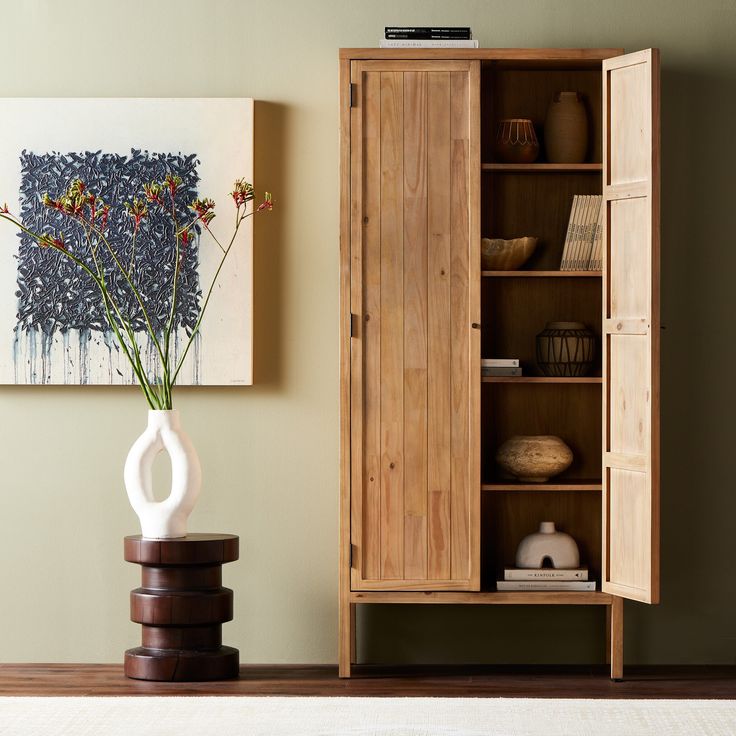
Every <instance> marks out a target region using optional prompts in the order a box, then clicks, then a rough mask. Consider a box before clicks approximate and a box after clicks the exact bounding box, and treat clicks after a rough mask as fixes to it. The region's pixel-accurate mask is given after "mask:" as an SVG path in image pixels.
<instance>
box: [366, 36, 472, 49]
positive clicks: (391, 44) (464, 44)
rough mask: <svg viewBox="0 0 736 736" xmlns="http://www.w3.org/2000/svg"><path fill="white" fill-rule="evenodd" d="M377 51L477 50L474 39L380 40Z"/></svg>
mask: <svg viewBox="0 0 736 736" xmlns="http://www.w3.org/2000/svg"><path fill="white" fill-rule="evenodd" d="M378 48H379V49H477V48H478V41H477V40H476V39H472V38H471V39H463V40H458V41H456V40H453V39H451V38H448V39H445V38H441V39H426V40H425V39H417V40H413V39H411V38H382V39H381V40H380V41H379V42H378Z"/></svg>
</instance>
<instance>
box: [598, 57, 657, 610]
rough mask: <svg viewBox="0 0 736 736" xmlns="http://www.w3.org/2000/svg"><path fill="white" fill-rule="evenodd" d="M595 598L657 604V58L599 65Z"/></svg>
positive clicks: (631, 58)
mask: <svg viewBox="0 0 736 736" xmlns="http://www.w3.org/2000/svg"><path fill="white" fill-rule="evenodd" d="M603 101H604V102H603V108H604V109H603V112H604V115H603V118H604V131H603V133H604V155H603V200H604V212H605V217H604V237H605V241H604V242H605V243H606V249H605V263H604V279H603V289H604V299H603V328H604V329H603V382H604V392H603V585H602V587H603V590H604V591H607V592H609V593H614V594H615V595H620V596H622V597H625V598H631V599H633V600H639V601H644V602H647V603H656V602H658V600H659V330H660V323H659V52H658V50H657V49H649V50H647V51H641V52H638V53H635V54H627V55H624V56H618V57H615V58H613V59H607V60H605V61H604V62H603Z"/></svg>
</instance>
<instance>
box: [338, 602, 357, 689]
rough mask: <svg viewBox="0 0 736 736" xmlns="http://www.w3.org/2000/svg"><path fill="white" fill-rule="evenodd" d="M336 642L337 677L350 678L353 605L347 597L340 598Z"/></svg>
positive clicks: (353, 646) (353, 621)
mask: <svg viewBox="0 0 736 736" xmlns="http://www.w3.org/2000/svg"><path fill="white" fill-rule="evenodd" d="M338 628H339V634H338V638H339V642H338V667H337V669H338V675H339V676H340V677H350V665H351V663H352V661H353V657H354V654H355V604H353V603H350V601H349V599H348V598H347V596H343V595H341V596H340V621H339V623H338Z"/></svg>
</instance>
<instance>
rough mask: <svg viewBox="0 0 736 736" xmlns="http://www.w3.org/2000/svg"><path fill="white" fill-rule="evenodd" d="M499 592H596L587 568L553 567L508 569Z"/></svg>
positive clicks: (498, 582)
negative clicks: (566, 568) (565, 568)
mask: <svg viewBox="0 0 736 736" xmlns="http://www.w3.org/2000/svg"><path fill="white" fill-rule="evenodd" d="M496 589H497V590H530V591H531V590H546V591H555V590H595V580H588V570H587V568H585V567H580V568H575V569H569V570H563V569H557V568H553V567H541V568H535V569H528V568H521V567H507V568H506V569H505V570H504V571H503V580H498V581H497V582H496Z"/></svg>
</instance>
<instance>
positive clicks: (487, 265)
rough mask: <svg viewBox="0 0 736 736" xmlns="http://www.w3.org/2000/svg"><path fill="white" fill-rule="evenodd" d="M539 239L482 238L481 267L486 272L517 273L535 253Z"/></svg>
mask: <svg viewBox="0 0 736 736" xmlns="http://www.w3.org/2000/svg"><path fill="white" fill-rule="evenodd" d="M538 242H539V238H531V237H526V238H514V239H513V240H504V239H503V238H481V241H480V255H481V267H482V268H483V270H484V271H516V269H517V268H521V266H523V265H524V264H525V263H526V262H527V261H528V260H529V259H530V258H531V256H532V254H533V253H534V251H535V249H536V247H537V243H538Z"/></svg>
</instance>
